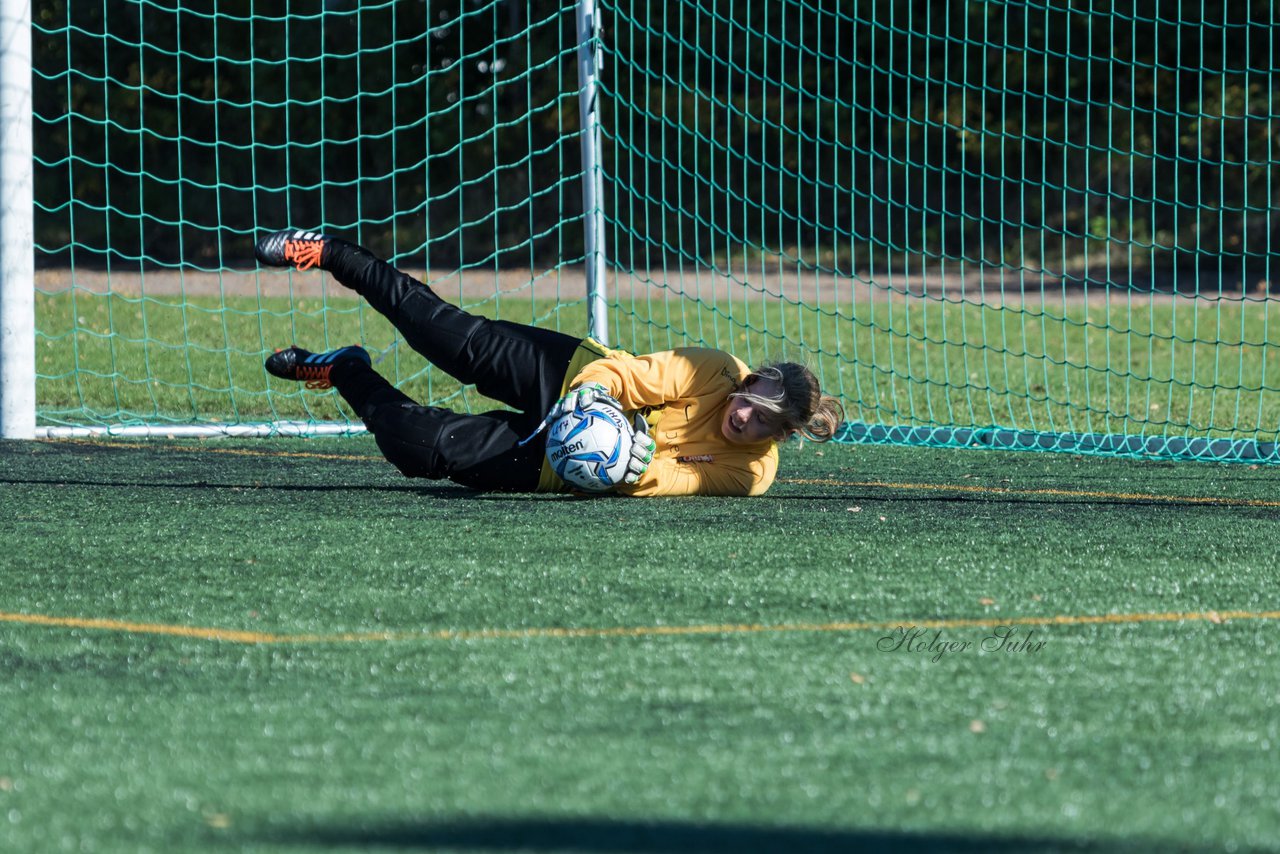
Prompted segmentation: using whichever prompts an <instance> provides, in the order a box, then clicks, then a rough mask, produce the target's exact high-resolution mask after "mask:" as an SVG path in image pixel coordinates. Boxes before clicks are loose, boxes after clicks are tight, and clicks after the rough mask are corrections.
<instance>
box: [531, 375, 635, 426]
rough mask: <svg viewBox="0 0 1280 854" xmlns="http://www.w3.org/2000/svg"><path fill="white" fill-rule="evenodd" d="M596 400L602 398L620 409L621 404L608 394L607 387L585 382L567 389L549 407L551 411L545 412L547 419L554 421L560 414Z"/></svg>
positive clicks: (588, 404)
mask: <svg viewBox="0 0 1280 854" xmlns="http://www.w3.org/2000/svg"><path fill="white" fill-rule="evenodd" d="M597 400H603V401H604V402H605V403H608V404H609V405H610V406H613V407H614V408H616V409H617V410H618V411H619V412H621V411H622V404H620V403H618V401H616V400H614V399H613V396H612V395H610V394H609V389H607V388H605V387H604V386H602V385H600V383H585V384H584V385H580V386H578V387H577V388H572V389H569V393H568V394H566V395H565V396H564V397H562V398H560V399H559V400H557V401H556V402H555V405H554V406H552V407H551V411H550V412H548V413H547V420H548V421H555V420H556V419H557V418H559V417H560V416H562V415H565V414H567V413H570V412H573V410H575V409H577V408H578V407H583V406H590V405H591V404H593V403H595V402H596V401H597Z"/></svg>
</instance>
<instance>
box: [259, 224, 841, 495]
mask: <svg viewBox="0 0 1280 854" xmlns="http://www.w3.org/2000/svg"><path fill="white" fill-rule="evenodd" d="M256 255H257V258H258V260H259V262H261V263H262V264H266V265H269V266H273V267H287V266H292V267H295V268H297V269H299V270H308V269H311V268H312V267H319V268H320V269H323V270H327V271H328V272H329V273H331V274H332V275H333V277H334V278H335V279H337V280H338V282H340V283H341V284H343V285H345V286H346V287H348V288H351V289H352V290H354V291H355V292H356V293H358V294H359V295H360V296H362V297H364V298H365V299H366V300H367V301H368V302H369V304H370V305H372V306H373V307H374V308H375V309H377V310H378V311H379V312H381V313H382V314H383V315H385V316H386V317H387V318H388V319H389V320H390V321H391V323H392V324H393V325H394V326H395V327H396V329H398V330H399V331H400V334H401V335H402V336H404V340H405V341H406V343H408V344H409V346H411V347H412V348H413V349H414V350H416V351H417V352H419V353H421V354H422V355H423V356H425V357H426V358H427V359H428V360H429V361H430V362H431V363H432V364H434V365H436V367H438V368H440V369H441V370H443V371H445V372H446V373H448V374H449V375H451V376H453V377H454V378H456V379H457V380H458V381H459V382H461V383H464V384H474V385H475V386H476V389H477V390H478V391H479V392H480V393H481V394H483V395H485V396H486V397H490V398H493V399H495V400H499V401H501V402H502V403H505V404H507V405H508V406H511V407H513V408H514V409H515V410H516V411H514V412H512V411H508V410H497V411H493V412H486V413H483V414H476V415H471V414H463V413H457V412H452V411H450V410H448V409H443V408H440V407H434V406H422V405H420V404H418V403H416V402H414V401H413V400H411V399H409V397H407V396H406V395H405V394H404V393H403V392H401V391H399V390H398V389H396V388H395V387H394V386H392V385H391V383H389V382H387V380H386V379H384V378H383V377H382V376H381V375H380V374H379V373H378V372H377V371H375V370H374V369H373V367H372V365H371V363H370V359H369V355H368V353H366V352H365V351H364V349H363V348H361V347H344V348H342V349H339V350H332V351H329V352H326V353H310V352H308V351H306V350H303V349H301V348H299V347H290V348H288V349H285V350H281V351H279V352H277V353H275V354H274V355H272V356H270V357H269V358H268V359H267V363H266V368H267V371H268V372H270V373H271V374H272V375H274V376H277V377H282V378H284V379H290V380H297V381H301V382H306V383H307V387H308V388H330V387H332V388H336V389H337V390H338V393H339V394H341V395H342V396H343V398H344V399H345V400H346V401H347V403H348V404H350V406H351V408H352V409H353V410H354V411H355V412H356V414H357V415H359V416H360V418H361V419H362V420H363V421H364V423H365V426H367V427H368V429H369V432H370V433H372V434H373V436H374V439H375V440H376V441H377V443H378V448H379V449H380V450H381V451H382V453H383V455H384V456H385V457H386V458H387V460H388V461H390V462H391V463H392V464H393V465H394V466H395V467H396V468H397V469H399V470H400V472H401V473H402V474H404V475H405V476H406V477H422V478H437V479H438V478H448V479H449V480H452V481H454V482H455V483H459V484H462V485H463V486H468V487H471V488H473V489H478V490H487V491H512V492H534V491H540V492H556V491H567V490H568V487H567V486H566V485H565V484H564V482H563V481H561V480H560V479H559V478H558V477H556V475H555V474H554V473H553V472H552V471H551V467H550V465H549V464H548V463H547V461H546V454H545V450H546V438H545V433H544V434H542V435H539V436H538V437H537V438H536V439H535V440H534V441H531V442H528V443H527V444H524V445H521V444H520V441H521V439H524V438H526V437H528V436H529V435H530V434H531V433H533V432H534V431H535V430H537V429H538V427H539V425H540V424H541V423H542V422H543V417H544V415H547V416H550V417H555V416H558V415H559V414H560V413H562V412H565V411H569V410H570V409H572V408H573V406H574V404H575V403H579V402H580V403H583V404H586V403H589V402H590V401H592V400H594V399H596V398H599V397H608V398H612V399H614V400H615V401H616V402H618V403H619V404H620V405H621V407H622V408H623V409H624V410H626V411H627V412H632V413H638V415H639V416H640V418H638V419H637V421H636V424H637V427H638V428H639V429H637V430H636V434H635V440H634V444H633V447H632V455H631V460H630V465H629V467H628V472H627V476H626V481H627V482H626V483H625V484H622V485H619V486H618V487H616V491H617V492H619V493H621V494H623V495H636V496H649V495H760V494H762V493H764V492H765V490H767V489H768V488H769V486H770V485H771V484H772V483H773V480H774V477H775V475H776V473H777V469H778V451H777V447H776V443H777V442H779V441H781V440H783V439H785V438H787V437H788V436H790V435H792V434H793V433H797V432H799V433H801V434H803V435H804V436H806V437H808V438H809V439H812V440H814V441H819V442H821V441H826V440H827V439H830V438H831V437H832V435H833V434H834V433H835V430H836V428H837V427H838V426H839V423H840V421H841V418H842V415H843V410H842V409H841V407H840V403H839V402H838V401H837V400H836V399H835V398H833V397H831V396H829V395H823V394H822V393H821V391H820V390H819V387H818V381H817V379H816V377H814V375H813V373H812V372H810V371H809V370H808V369H807V368H805V367H803V366H802V365H798V364H794V363H783V364H777V365H771V366H767V367H764V368H761V369H759V370H757V371H751V370H749V369H748V368H747V366H746V365H745V364H743V363H742V362H740V361H738V360H737V359H736V358H734V357H733V356H731V355H729V354H728V353H722V352H720V351H718V350H710V349H699V348H684V349H678V350H672V351H668V352H664V353H653V354H650V355H646V356H633V355H631V354H629V353H625V352H623V351H619V350H610V349H608V348H606V347H604V346H602V345H601V344H599V343H597V342H596V341H593V340H592V339H590V338H586V339H580V338H573V337H571V336H568V335H564V334H562V333H559V332H554V331H551V330H547V329H539V328H537V327H533V326H524V325H522V324H517V323H511V322H509V321H505V320H489V319H487V318H484V317H478V316H475V315H472V314H468V313H467V312H465V311H463V310H462V309H460V308H458V307H456V306H453V305H450V304H449V303H446V302H445V301H444V300H442V299H440V297H438V296H437V295H436V294H435V292H433V291H432V290H431V289H430V288H429V287H427V286H426V285H425V284H423V283H422V282H419V281H417V280H416V279H414V278H412V277H410V276H408V275H406V274H405V273H402V272H400V271H399V270H397V269H396V268H395V267H393V266H391V265H390V264H388V263H386V262H385V261H383V260H381V259H379V258H377V257H375V256H374V255H373V254H372V253H370V252H369V251H368V250H366V249H364V248H363V247H360V246H357V245H355V244H353V243H349V242H347V241H345V240H341V239H338V238H336V237H332V236H330V235H324V234H319V233H316V232H307V231H293V230H288V231H279V232H275V233H273V234H270V235H267V236H266V237H264V238H262V239H261V240H259V241H258V243H257V246H256Z"/></svg>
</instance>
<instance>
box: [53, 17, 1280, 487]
mask: <svg viewBox="0 0 1280 854" xmlns="http://www.w3.org/2000/svg"><path fill="white" fill-rule="evenodd" d="M576 11H577V8H576V6H575V4H573V3H566V4H563V5H562V4H556V3H546V2H541V1H540V0H535V2H528V3H515V2H483V1H481V2H473V0H464V2H458V3H453V4H436V3H431V4H428V3H425V2H399V3H392V2H387V3H382V4H379V3H367V2H345V1H344V0H329V2H319V0H314V2H302V0H297V1H296V2H291V3H262V2H257V3H252V2H247V0H245V2H217V3H214V2H211V0H206V2H183V3H176V2H172V0H170V2H151V0H147V1H146V2H133V0H120V2H111V3H105V2H101V0H98V2H96V3H83V2H79V0H59V2H50V3H37V4H36V13H35V15H34V25H33V29H34V42H33V45H34V55H35V60H34V63H35V74H34V85H35V104H36V167H35V168H36V208H37V218H36V240H37V265H38V268H39V269H38V271H37V287H38V306H37V312H38V317H39V320H38V327H37V352H38V356H37V372H38V375H39V385H38V401H39V418H40V420H41V423H42V424H45V425H53V426H56V425H120V424H159V425H186V424H193V423H198V424H232V425H234V424H244V423H256V422H271V423H279V422H287V421H294V420H296V421H298V422H301V423H304V424H307V425H320V424H325V423H333V422H335V421H336V422H337V423H338V424H343V425H348V424H351V421H350V419H349V416H348V414H346V413H345V412H344V410H343V408H342V406H341V405H340V403H339V402H338V400H337V398H336V397H335V396H334V395H332V394H328V395H317V394H315V393H313V392H306V391H300V390H298V389H297V387H294V386H289V387H286V385H287V384H279V383H276V382H275V381H269V380H268V378H267V377H266V376H265V374H264V373H263V370H262V359H263V356H264V355H265V354H267V353H269V352H270V350H271V349H273V348H274V347H278V346H282V345H284V344H287V343H292V342H297V343H299V344H302V345H304V346H312V347H321V346H331V345H338V344H346V343H351V342H353V341H362V342H364V343H366V344H368V345H369V346H370V347H371V348H372V349H373V350H375V351H376V353H377V355H378V356H380V357H381V358H382V359H383V361H382V362H380V367H381V368H383V369H384V370H385V371H386V372H387V373H388V374H389V375H390V376H391V377H392V378H393V379H394V380H395V381H396V382H397V384H399V385H401V386H402V387H405V388H406V389H407V390H408V391H410V393H412V394H414V396H415V397H418V398H419V399H422V400H424V401H431V402H435V403H441V402H443V403H445V405H451V406H455V407H459V408H462V407H467V406H474V405H480V404H481V402H480V401H479V400H478V399H477V398H475V397H474V393H473V392H472V391H471V390H468V389H460V388H458V386H457V384H456V383H453V382H452V381H450V380H449V379H448V378H447V377H444V376H442V375H441V374H439V373H438V372H434V371H433V370H431V369H430V368H429V367H428V366H427V365H426V364H425V363H424V362H423V361H422V360H421V359H419V358H418V357H416V356H415V355H414V354H412V353H409V352H407V351H406V348H400V347H397V346H395V335H394V332H393V331H392V330H391V329H390V328H389V327H388V326H387V325H386V324H385V323H384V322H383V321H382V320H381V319H380V318H378V317H377V316H376V315H374V314H373V313H372V312H370V311H369V310H368V309H367V308H365V307H362V306H361V304H360V303H358V302H357V301H355V300H352V299H351V298H350V294H347V293H344V292H342V289H341V288H340V287H338V286H337V285H334V284H332V283H328V282H326V281H325V280H324V277H323V276H319V275H310V274H297V273H280V272H277V271H262V272H260V271H257V270H255V269H254V267H253V265H252V239H253V236H254V235H255V234H257V233H260V232H261V231H264V230H267V229H275V228H278V227H284V226H286V225H290V226H299V227H308V228H312V227H319V228H329V229H333V230H335V231H340V232H341V233H344V234H346V235H348V236H352V237H354V238H355V239H358V240H361V241H362V242H364V243H366V244H367V245H369V246H370V247H371V248H373V249H374V250H375V251H378V252H379V253H381V254H383V255H386V256H390V257H392V258H393V259H394V260H395V261H396V262H397V263H398V264H400V265H401V266H404V267H406V268H407V269H409V270H411V271H414V272H416V273H418V274H420V275H421V276H422V277H423V278H424V279H425V280H427V281H429V282H430V283H432V285H433V286H434V287H436V288H437V289H438V290H439V291H440V292H441V294H442V295H443V296H445V297H446V298H449V299H453V300H457V301H460V302H462V303H463V304H465V305H467V306H468V307H470V308H472V309H473V310H476V311H480V312H482V313H486V314H489V315H490V316H495V317H504V318H509V319H513V320H519V321H522V322H534V323H538V324H541V325H547V326H552V327H554V328H560V329H563V330H565V331H570V332H575V333H582V334H585V332H586V331H587V296H586V284H585V280H586V277H587V276H586V273H587V272H588V270H589V267H590V264H589V263H587V262H588V261H590V260H591V259H590V258H589V257H588V253H587V252H586V250H585V249H584V246H586V245H587V244H586V242H585V240H584V230H585V229H586V228H588V227H589V225H590V223H591V221H592V216H593V214H597V213H599V214H602V216H603V223H604V233H603V238H604V239H603V254H604V257H605V259H606V261H607V272H606V275H605V276H604V282H603V293H604V297H605V299H606V301H607V303H608V307H609V313H608V335H609V337H610V338H611V342H610V343H612V344H615V345H617V346H623V347H626V348H628V349H631V350H635V351H645V350H655V349H665V348H668V347H674V346H684V345H703V346H712V347H718V348H722V349H726V350H729V351H731V352H734V353H735V354H737V355H739V356H740V357H741V358H743V359H744V360H746V361H748V362H751V363H753V364H755V363H760V362H763V361H767V360H771V359H784V358H785V359H795V358H800V359H803V360H805V361H807V362H809V363H810V364H811V365H812V366H813V367H814V368H815V369H816V370H817V371H818V373H819V374H820V375H821V377H822V380H823V382H824V385H825V386H826V387H827V388H828V389H829V390H830V391H832V392H834V393H837V394H839V395H840V396H841V398H842V399H843V401H844V403H845V406H846V409H847V413H848V416H849V423H848V424H847V425H846V429H845V431H844V438H845V439H848V440H854V441H884V442H905V443H920V444H936V445H949V446H975V447H1009V448H1032V449H1046V450H1064V451H1072V452H1079V453H1104V454H1117V453H1119V454H1154V455H1163V456H1171V457H1183V458H1197V459H1225V460H1254V461H1264V462H1276V461H1280V453H1278V452H1277V446H1276V441H1277V430H1278V427H1280V364H1278V360H1277V349H1276V347H1277V344H1278V343H1280V330H1278V329H1277V328H1276V324H1273V323H1272V322H1271V321H1272V317H1271V314H1272V311H1271V306H1272V304H1273V302H1274V300H1273V298H1272V297H1273V295H1274V294H1275V293H1278V292H1280V283H1277V282H1275V280H1274V275H1273V274H1274V272H1275V271H1273V270H1272V260H1271V257H1272V250H1273V246H1272V240H1273V235H1274V233H1275V227H1276V226H1275V218H1274V214H1273V209H1274V208H1275V206H1276V204H1277V196H1278V195H1280V173H1278V172H1277V162H1278V161H1277V151H1276V147H1275V145H1276V144H1275V143H1274V142H1273V140H1272V132H1271V131H1272V129H1273V127H1274V124H1275V122H1276V120H1277V118H1278V117H1280V97H1278V92H1280V90H1278V89H1277V85H1276V80H1277V61H1276V51H1277V45H1276V40H1277V36H1276V32H1277V31H1278V30H1277V27H1276V24H1277V20H1276V18H1277V12H1276V11H1275V10H1274V9H1273V8H1272V6H1271V4H1270V2H1243V3H1227V2H1209V0H1197V2H1194V3H1192V2H1182V0H1175V2H1171V3H1161V4H1155V3H1137V2H1127V3H1126V2H1090V3H1078V2H1044V3H1034V2H1033V3H996V2H959V0H927V2H919V3H907V2H892V0H847V2H845V1H844V0H699V2H681V1H680V0H648V2H640V1H639V0H621V2H618V0H601V2H600V3H599V5H598V6H597V7H596V9H595V15H596V18H597V20H598V22H599V29H598V30H596V31H595V33H594V35H592V34H591V33H587V35H588V36H590V37H592V38H594V39H595V42H594V44H593V45H592V47H593V48H595V49H596V50H598V52H599V56H600V58H601V63H600V68H599V80H598V86H599V90H598V101H599V109H600V131H599V138H598V148H593V149H592V150H593V151H594V152H595V157H596V162H598V164H599V165H598V170H599V172H598V177H599V180H600V183H601V185H602V187H603V195H602V198H601V202H600V205H599V208H598V210H592V209H590V208H589V206H586V205H584V204H583V201H582V198H583V177H584V169H583V166H582V164H583V162H584V159H583V157H582V155H581V153H580V152H581V148H582V145H583V143H584V141H585V142H586V143H587V144H588V146H594V145H595V144H596V140H595V139H594V138H592V136H591V135H590V134H588V135H587V138H586V139H585V140H584V134H583V131H582V124H581V121H580V116H579V91H580V87H581V82H580V80H579V76H578V69H577V50H578V41H577V39H578V35H579V33H578V29H577V26H576V21H575V13H576ZM588 162H589V161H588ZM587 177H589V178H590V177H593V176H592V175H587ZM1277 319H1278V320H1280V316H1278V317H1277Z"/></svg>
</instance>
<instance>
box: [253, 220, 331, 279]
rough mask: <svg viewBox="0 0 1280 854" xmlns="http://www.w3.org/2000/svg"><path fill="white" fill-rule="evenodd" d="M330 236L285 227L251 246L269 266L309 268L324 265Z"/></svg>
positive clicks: (256, 254) (257, 255)
mask: <svg viewBox="0 0 1280 854" xmlns="http://www.w3.org/2000/svg"><path fill="white" fill-rule="evenodd" d="M330 239H331V238H330V237H329V236H328V235H326V234H321V233H320V232H318V231H297V230H295V229H292V228H290V229H285V230H284V231H277V232H274V233H272V234H268V235H267V236H266V237H264V238H262V239H261V240H259V241H258V242H257V244H256V245H255V246H254V247H253V254H254V255H255V256H256V257H257V259H258V261H259V262H261V263H263V264H266V265H267V266H269V267H288V266H290V265H292V266H293V267H296V268H297V269H298V270H310V269H311V268H312V267H320V268H321V269H323V267H324V250H325V247H326V246H327V245H328V243H329V241H330Z"/></svg>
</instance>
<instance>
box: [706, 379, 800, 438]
mask: <svg viewBox="0 0 1280 854" xmlns="http://www.w3.org/2000/svg"><path fill="white" fill-rule="evenodd" d="M750 389H751V393H752V394H753V395H757V394H758V395H760V396H761V397H764V398H772V397H777V396H779V395H780V394H781V393H782V387H781V386H780V385H779V384H778V383H776V382H774V381H773V380H770V379H764V378H759V379H756V380H755V381H754V382H752V383H751V386H750ZM778 421H779V418H778V416H777V415H775V414H774V413H772V412H770V411H769V410H767V409H765V408H764V407H762V406H761V405H760V404H759V403H756V402H754V401H752V400H750V399H749V398H746V397H736V396H735V397H730V398H729V402H728V403H727V404H725V408H724V417H723V418H722V419H721V421H720V432H721V433H722V434H724V438H725V439H726V440H727V441H728V442H729V443H730V444H732V445H757V444H759V443H761V442H767V441H769V440H770V439H772V440H774V441H777V440H779V439H781V438H782V437H783V436H784V435H785V434H786V431H785V430H783V429H782V426H781V425H780V424H779V423H778Z"/></svg>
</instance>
